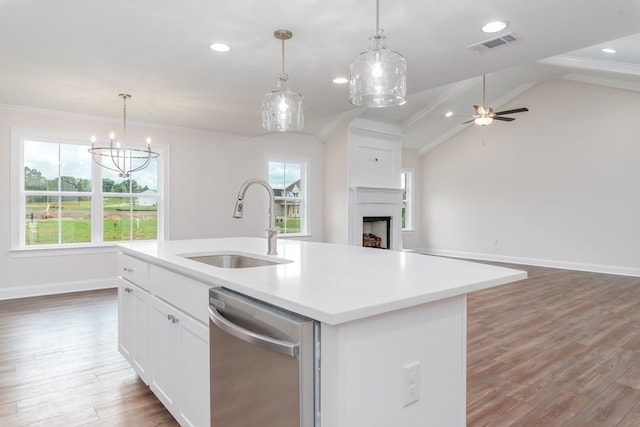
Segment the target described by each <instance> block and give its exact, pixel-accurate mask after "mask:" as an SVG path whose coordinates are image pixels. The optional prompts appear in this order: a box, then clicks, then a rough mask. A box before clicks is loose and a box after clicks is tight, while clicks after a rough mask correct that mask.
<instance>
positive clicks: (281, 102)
mask: <svg viewBox="0 0 640 427" xmlns="http://www.w3.org/2000/svg"><path fill="white" fill-rule="evenodd" d="M262 127H263V128H265V129H266V130H268V131H279V132H287V131H297V130H301V129H302V128H303V127H304V104H303V97H302V95H300V94H299V93H297V92H294V91H292V90H291V89H290V88H289V77H288V76H287V75H286V74H281V75H280V76H279V77H278V83H277V85H276V90H274V91H273V92H268V93H267V94H265V96H264V99H263V100H262Z"/></svg>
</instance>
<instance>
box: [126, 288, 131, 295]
mask: <svg viewBox="0 0 640 427" xmlns="http://www.w3.org/2000/svg"><path fill="white" fill-rule="evenodd" d="M124 291H125V292H126V293H128V294H130V293H131V292H133V289H131V288H124Z"/></svg>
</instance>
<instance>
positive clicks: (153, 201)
mask: <svg viewBox="0 0 640 427" xmlns="http://www.w3.org/2000/svg"><path fill="white" fill-rule="evenodd" d="M157 193H158V192H157V191H156V190H145V191H143V192H142V193H140V195H139V196H138V200H137V203H136V205H137V206H156V205H157V204H158V197H145V196H144V195H145V194H154V195H155V194H157Z"/></svg>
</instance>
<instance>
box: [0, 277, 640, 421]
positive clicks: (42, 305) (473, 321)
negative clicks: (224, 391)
mask: <svg viewBox="0 0 640 427" xmlns="http://www.w3.org/2000/svg"><path fill="white" fill-rule="evenodd" d="M512 267H515V268H521V269H524V270H527V271H528V272H529V278H528V279H527V280H526V281H522V282H518V283H514V284H510V285H505V286H501V287H497V288H493V289H489V290H486V291H480V292H475V293H472V294H470V295H469V298H468V323H469V333H468V347H467V425H469V426H473V427H476V426H492V427H493V426H526V427H528V426H563V427H566V426H575V427H577V426H580V427H583V426H598V427H609V426H639V425H640V278H632V277H623V276H613V275H604V274H595V273H585V272H575V271H564V270H557V269H548V268H541V267H528V266H512ZM78 425H82V426H127V427H130V426H136V427H137V426H177V425H178V424H177V423H176V422H175V420H174V419H173V418H172V417H171V415H170V414H169V413H168V412H167V411H166V409H165V408H164V407H163V406H162V405H161V404H160V402H159V401H158V400H157V399H156V398H155V396H154V395H153V394H152V393H151V391H149V388H148V387H147V386H145V385H144V383H143V382H142V381H141V380H140V379H138V377H137V375H136V374H135V372H134V371H133V369H132V368H131V367H130V366H129V365H128V363H127V362H126V361H125V360H124V359H123V358H122V357H121V356H120V354H119V353H118V350H117V301H116V291H115V290H104V291H92V292H79V293H73V294H64V295H54V296H47V297H37V298H25V299H19V300H9V301H0V426H8V427H9V426H10V427H14V426H16V427H17V426H65V427H67V426H78ZM328 427H330V426H328ZM438 427H439V426H438Z"/></svg>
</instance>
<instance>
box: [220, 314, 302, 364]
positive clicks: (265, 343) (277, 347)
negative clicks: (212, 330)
mask: <svg viewBox="0 0 640 427" xmlns="http://www.w3.org/2000/svg"><path fill="white" fill-rule="evenodd" d="M209 318H210V319H211V321H212V322H213V323H214V324H215V325H216V326H217V327H219V328H220V329H222V330H223V331H225V332H226V333H228V334H229V335H233V336H234V337H236V338H238V339H240V340H242V341H245V342H248V343H250V344H254V345H257V346H260V347H263V348H266V349H268V350H272V351H275V352H278V353H282V354H284V355H287V356H291V357H297V356H298V354H299V350H300V349H299V345H298V344H297V343H292V342H288V341H282V340H279V339H276V338H271V337H268V336H266V335H261V334H257V333H255V332H252V331H250V330H248V329H245V328H242V327H240V326H238V325H236V324H235V323H233V322H230V321H229V320H227V319H225V318H224V317H223V316H222V315H221V314H220V313H219V312H218V310H216V309H214V308H211V306H209Z"/></svg>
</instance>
